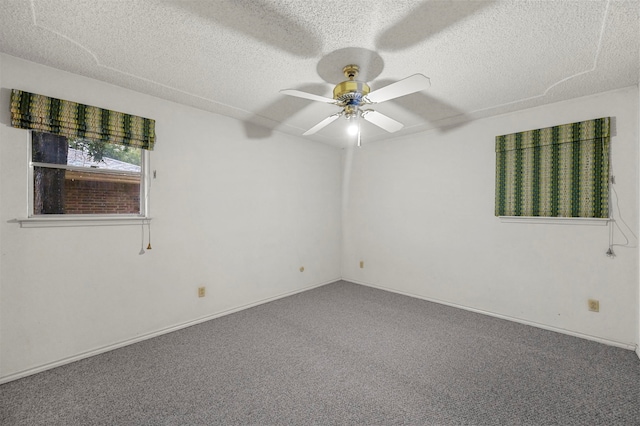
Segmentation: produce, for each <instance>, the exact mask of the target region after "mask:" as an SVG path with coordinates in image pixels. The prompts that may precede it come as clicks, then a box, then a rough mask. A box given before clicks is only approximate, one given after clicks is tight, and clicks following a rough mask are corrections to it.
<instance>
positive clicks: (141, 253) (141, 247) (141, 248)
mask: <svg viewBox="0 0 640 426" xmlns="http://www.w3.org/2000/svg"><path fill="white" fill-rule="evenodd" d="M140 229H141V230H142V239H141V240H140V251H139V252H138V254H139V255H143V254H144V253H145V251H144V221H143V222H142V226H141V227H140Z"/></svg>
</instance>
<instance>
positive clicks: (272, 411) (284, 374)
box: [0, 281, 640, 426]
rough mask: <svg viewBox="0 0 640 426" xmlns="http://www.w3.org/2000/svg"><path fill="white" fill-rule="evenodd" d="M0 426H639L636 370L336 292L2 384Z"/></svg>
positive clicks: (578, 345)
mask: <svg viewBox="0 0 640 426" xmlns="http://www.w3.org/2000/svg"><path fill="white" fill-rule="evenodd" d="M0 424H2V425H30V426H33V425H218V424H222V425H314V424H318V425H320V424H321V425H640V360H639V359H638V357H637V355H636V354H635V353H634V352H632V351H629V350H625V349H620V348H615V347H611V346H607V345H603V344H600V343H596V342H591V341H586V340H583V339H579V338H575V337H571V336H567V335H562V334H558V333H554V332H550V331H546V330H541V329H538V328H534V327H530V326H526V325H522V324H518V323H514V322H510V321H505V320H500V319H497V318H493V317H489V316H485V315H480V314H476V313H472V312H468V311H465V310H460V309H455V308H452V307H448V306H444V305H440V304H436V303H431V302H427V301H424V300H419V299H414V298H410V297H406V296H402V295H398V294H394V293H390V292H386V291H382V290H377V289H373V288H369V287H364V286H360V285H357V284H352V283H348V282H344V281H339V282H336V283H334V284H329V285H326V286H323V287H320V288H317V289H314V290H310V291H307V292H304V293H300V294H296V295H293V296H290V297H286V298H283V299H279V300H276V301H273V302H270V303H266V304H263V305H260V306H257V307H253V308H251V309H247V310H244V311H241V312H237V313H234V314H231V315H227V316H224V317H221V318H217V319H214V320H211V321H208V322H205V323H202V324H199V325H196V326H192V327H189V328H186V329H183V330H180V331H176V332H173V333H169V334H166V335H162V336H160V337H156V338H153V339H150V340H146V341H144V342H141V343H137V344H134V345H130V346H127V347H124V348H121V349H117V350H114V351H110V352H108V353H104V354H101V355H98V356H94V357H91V358H88V359H84V360H81V361H78V362H74V363H72V364H68V365H65V366H62V367H58V368H55V369H52V370H48V371H45V372H43V373H39V374H36V375H33V376H29V377H26V378H23V379H20V380H16V381H13V382H10V383H6V384H4V385H2V386H0Z"/></svg>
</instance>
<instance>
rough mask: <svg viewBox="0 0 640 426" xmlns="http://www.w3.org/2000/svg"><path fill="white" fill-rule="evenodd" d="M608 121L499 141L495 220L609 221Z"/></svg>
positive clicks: (555, 128) (580, 123)
mask: <svg viewBox="0 0 640 426" xmlns="http://www.w3.org/2000/svg"><path fill="white" fill-rule="evenodd" d="M609 127H610V118H609V117H604V118H598V119H595V120H587V121H581V122H578V123H571V124H564V125H561V126H554V127H547V128H544V129H537V130H529V131H526V132H520V133H512V134H509V135H502V136H497V137H496V205H495V214H496V216H545V217H591V218H606V217H609V140H610V131H609Z"/></svg>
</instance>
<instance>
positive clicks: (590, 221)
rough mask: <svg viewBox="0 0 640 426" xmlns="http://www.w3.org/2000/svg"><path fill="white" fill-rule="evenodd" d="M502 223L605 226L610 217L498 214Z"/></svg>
mask: <svg viewBox="0 0 640 426" xmlns="http://www.w3.org/2000/svg"><path fill="white" fill-rule="evenodd" d="M498 218H499V219H500V222H502V223H535V224H546V225H588V226H605V225H607V223H609V221H610V220H611V219H610V218H595V217H543V216H498Z"/></svg>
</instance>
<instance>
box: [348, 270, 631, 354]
mask: <svg viewBox="0 0 640 426" xmlns="http://www.w3.org/2000/svg"><path fill="white" fill-rule="evenodd" d="M342 279H343V280H344V281H348V282H352V283H355V284H360V285H364V286H367V287H373V288H377V289H379V290H385V291H389V292H391V293H397V294H402V295H403V296H409V297H413V298H416V299H422V300H426V301H428V302H434V303H439V304H441V305H447V306H451V307H453V308H458V309H464V310H465V311H471V312H476V313H478V314H483V315H489V316H492V317H496V318H500V319H504V320H507V321H513V322H517V323H520V324H525V325H530V326H532V327H537V328H542V329H544V330H549V331H554V332H556V333H562V334H567V335H569V336H573V337H579V338H581V339H586V340H592V341H594V342H599V343H604V344H605V345H609V346H616V347H618V348H623V349H629V350H632V351H633V350H635V351H636V353H637V354H638V357H640V348H638V346H637V345H635V344H633V343H625V342H618V341H615V340H609V339H603V338H601V337H597V336H591V335H589V334H583V333H578V332H575V331H571V330H566V329H564V328H558V327H553V326H550V325H546V324H541V323H537V322H534V321H529V320H525V319H522V318H517V317H512V316H509V315H502V314H498V313H496V312H491V311H484V310H482V309H476V308H471V307H469V306H464V305H459V304H457V303H452V302H447V301H445V300H439V299H434V298H431V297H425V296H420V295H418V294H413V293H408V292H404V291H400V290H395V289H392V288H388V287H384V286H381V285H377V284H371V283H367V282H364V281H360V280H354V279H351V278H342Z"/></svg>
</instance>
